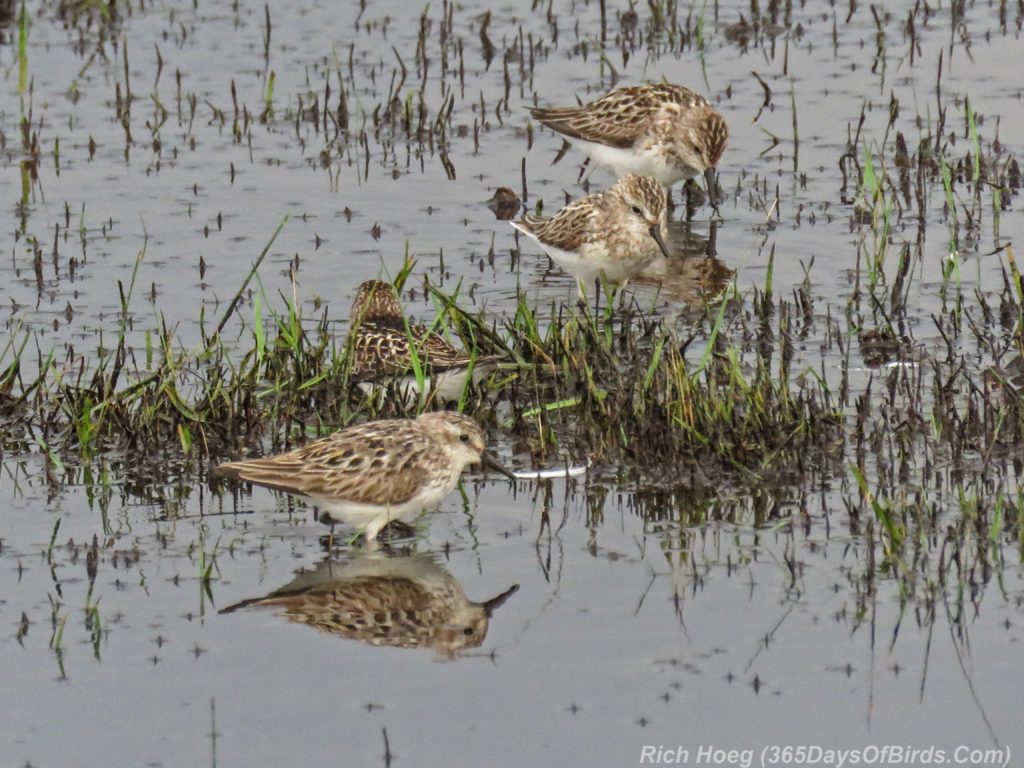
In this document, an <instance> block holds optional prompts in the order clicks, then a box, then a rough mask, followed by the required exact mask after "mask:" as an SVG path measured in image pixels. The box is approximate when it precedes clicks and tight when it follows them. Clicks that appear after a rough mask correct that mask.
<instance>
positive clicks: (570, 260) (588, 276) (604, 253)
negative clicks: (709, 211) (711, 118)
mask: <svg viewBox="0 0 1024 768" xmlns="http://www.w3.org/2000/svg"><path fill="white" fill-rule="evenodd" d="M666 208H667V203H666V197H665V190H664V188H663V187H662V186H661V185H660V184H659V183H658V182H657V181H655V180H654V179H652V178H650V177H649V176H635V175H630V176H626V177H624V178H622V179H619V181H618V182H616V183H615V185H614V186H612V187H610V188H609V189H606V190H605V191H603V192H598V193H596V194H593V195H588V196H587V197H584V198H581V199H579V200H574V201H573V202H571V203H569V204H568V205H567V206H565V207H564V208H563V209H562V210H560V211H559V212H558V213H556V214H555V215H554V216H552V217H551V218H549V219H548V218H542V217H540V216H531V215H527V216H526V217H525V218H523V219H522V221H513V222H510V223H511V224H512V226H513V227H515V228H516V229H517V230H519V231H520V232H522V233H523V234H524V235H526V236H527V237H529V238H530V239H531V240H533V241H535V242H536V243H537V244H538V245H540V247H541V248H543V249H544V251H545V252H546V253H547V254H548V256H550V257H551V258H552V259H553V260H554V262H555V263H556V264H558V265H559V266H560V267H561V268H562V269H564V270H565V271H566V272H568V273H569V274H571V275H572V276H573V277H575V278H576V281H577V283H578V285H579V289H580V295H581V296H582V294H583V286H584V284H587V283H591V282H593V281H594V280H595V279H596V278H598V277H600V276H603V277H604V279H605V280H607V281H608V282H610V283H625V282H626V281H628V280H629V279H630V278H631V277H633V276H634V275H636V274H638V273H639V272H640V271H641V270H643V269H644V268H645V267H646V266H648V265H649V264H650V263H651V262H652V261H654V259H656V258H658V256H659V255H664V256H666V257H667V256H668V255H669V248H668V245H667V244H666V243H665V237H666V236H667V235H668V229H667V224H666V220H667V219H666Z"/></svg>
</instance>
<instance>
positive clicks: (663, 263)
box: [634, 256, 736, 308]
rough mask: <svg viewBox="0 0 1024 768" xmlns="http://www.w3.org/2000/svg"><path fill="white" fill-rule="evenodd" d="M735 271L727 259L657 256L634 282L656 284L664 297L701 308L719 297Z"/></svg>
mask: <svg viewBox="0 0 1024 768" xmlns="http://www.w3.org/2000/svg"><path fill="white" fill-rule="evenodd" d="M735 274H736V270H735V269H733V268H732V267H729V266H728V265H726V263H725V262H724V261H719V260H718V259H714V258H711V257H709V256H687V257H684V258H681V259H680V258H672V259H657V260H656V261H655V262H654V263H653V264H651V266H649V267H648V268H647V269H645V270H644V271H643V272H641V273H640V274H639V275H638V276H637V277H635V278H634V282H637V283H645V284H648V285H657V286H659V287H660V289H661V295H662V296H663V297H664V298H667V299H671V300H672V301H677V302H680V303H682V304H686V305H687V306H688V307H694V308H698V307H703V306H705V305H706V304H709V303H712V304H713V303H715V302H716V301H718V300H719V299H720V298H721V297H722V293H723V292H724V291H725V289H726V288H727V287H728V285H729V281H730V280H732V278H733V275H735Z"/></svg>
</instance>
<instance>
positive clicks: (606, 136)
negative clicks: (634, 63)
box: [530, 83, 708, 149]
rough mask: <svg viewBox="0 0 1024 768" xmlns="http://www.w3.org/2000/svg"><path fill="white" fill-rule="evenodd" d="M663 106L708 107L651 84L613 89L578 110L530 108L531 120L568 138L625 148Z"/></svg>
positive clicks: (680, 89)
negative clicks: (532, 118)
mask: <svg viewBox="0 0 1024 768" xmlns="http://www.w3.org/2000/svg"><path fill="white" fill-rule="evenodd" d="M666 104H674V105H678V106H679V107H680V108H682V109H689V108H692V107H696V106H708V101H707V99H705V98H704V97H703V96H701V95H700V94H698V93H695V92H694V91H691V90H690V89H689V88H686V87H684V86H682V85H673V84H671V83H652V84H649V85H634V86H629V87H626V88H617V89H616V90H614V91H611V92H609V93H606V94H605V95H604V96H601V97H600V98H599V99H596V100H594V101H591V102H589V103H587V104H583V105H581V106H578V107H532V108H530V114H531V115H532V116H533V117H534V119H536V120H538V121H539V122H541V123H543V124H544V125H546V126H547V127H548V128H551V129H552V130H554V131H557V132H558V133H562V134H565V135H566V136H569V137H570V138H574V139H583V140H584V141H593V142H596V143H598V144H607V145H608V146H612V147H619V148H623V149H624V148H627V147H631V146H633V144H634V142H636V140H637V139H638V138H639V137H640V136H642V135H643V134H644V132H645V130H646V128H647V125H648V122H649V121H650V120H651V118H652V117H653V116H655V115H656V114H657V113H658V112H659V111H660V110H661V109H662V108H663V107H664V106H665V105H666Z"/></svg>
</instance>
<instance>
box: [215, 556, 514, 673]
mask: <svg viewBox="0 0 1024 768" xmlns="http://www.w3.org/2000/svg"><path fill="white" fill-rule="evenodd" d="M518 589H519V585H517V584H514V585H512V586H511V587H510V588H509V589H507V590H505V591H504V592H502V593H501V594H499V595H497V596H496V597H492V598H491V599H490V600H486V601H484V602H482V603H477V602H474V601H472V600H470V599H469V598H467V597H466V594H465V592H463V590H462V585H461V584H460V583H459V582H458V581H457V580H456V579H455V578H454V577H453V576H452V575H451V574H450V573H448V571H446V570H445V569H444V568H443V567H442V566H441V565H439V564H438V563H437V562H436V561H435V560H434V558H433V557H431V556H430V555H425V554H422V553H420V554H413V555H398V554H395V553H393V552H390V551H382V550H374V551H371V552H370V553H368V554H362V555H360V556H358V557H356V558H354V559H352V560H347V561H337V560H335V559H333V558H328V559H327V560H324V561H323V562H321V563H319V564H318V565H317V566H316V567H315V568H313V569H312V570H303V571H300V572H299V573H298V575H297V576H296V577H295V578H294V579H293V580H292V581H290V582H289V583H288V584H286V585H285V586H283V587H281V588H280V589H276V590H274V591H273V592H271V593H270V594H268V595H266V596H264V597H257V598H250V599H248V600H243V601H241V602H239V603H235V604H234V605H229V606H228V607H226V608H222V609H221V611H220V613H222V614H223V613H232V612H234V611H237V610H239V609H241V608H249V607H272V608H277V609H280V612H281V615H282V616H284V617H285V618H287V619H288V620H289V621H293V622H296V623H298V624H305V625H307V626H310V627H313V628H315V629H318V630H319V631H321V632H325V633H327V634H331V635H335V636H337V637H343V638H349V639H352V640H358V641H359V642H361V643H366V644H368V645H374V646H388V647H392V648H433V649H434V650H435V651H437V653H438V655H439V656H440V657H441V658H444V659H452V658H454V657H455V656H456V654H457V652H458V651H461V650H464V649H466V648H476V647H478V646H479V645H480V644H481V643H483V641H484V638H485V637H486V636H487V629H488V625H489V623H490V619H491V616H492V615H493V614H494V611H496V610H497V609H498V608H499V607H501V605H502V604H503V603H504V602H505V601H506V600H507V599H508V598H509V597H511V596H512V595H514V594H515V593H516V592H517V591H518Z"/></svg>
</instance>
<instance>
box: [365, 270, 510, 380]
mask: <svg viewBox="0 0 1024 768" xmlns="http://www.w3.org/2000/svg"><path fill="white" fill-rule="evenodd" d="M350 320H351V328H350V330H349V334H350V341H351V343H352V351H353V358H352V368H351V375H352V377H353V380H354V381H364V380H368V379H375V378H378V377H382V376H395V375H399V374H405V373H408V372H409V371H410V370H411V369H412V367H413V365H412V362H413V357H412V351H411V349H410V341H411V342H412V343H413V344H414V345H415V347H414V348H415V351H416V355H417V357H418V358H419V361H420V362H421V363H422V364H423V366H424V369H425V371H426V373H427V374H428V375H430V374H431V373H440V372H442V371H446V370H449V369H451V368H458V367H463V366H466V365H469V362H470V359H471V357H470V355H468V354H466V353H465V352H463V351H461V350H458V349H456V348H455V347H453V346H452V345H451V344H449V343H448V342H447V341H446V340H445V338H444V337H443V336H441V334H439V333H434V332H431V331H429V330H428V329H427V328H426V327H425V326H422V325H416V324H413V323H409V324H408V326H407V325H406V320H405V319H404V318H403V315H402V308H401V307H400V306H399V304H398V299H397V298H396V296H395V289H394V287H393V286H392V285H391V284H390V283H385V282H384V281H382V280H367V281H366V282H364V283H363V284H362V285H360V286H359V289H358V291H357V293H356V300H355V301H354V302H353V304H352V310H351V312H350ZM496 360H497V358H496V357H491V356H486V357H478V358H477V361H476V362H477V364H478V365H480V364H485V363H489V362H492V361H496Z"/></svg>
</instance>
